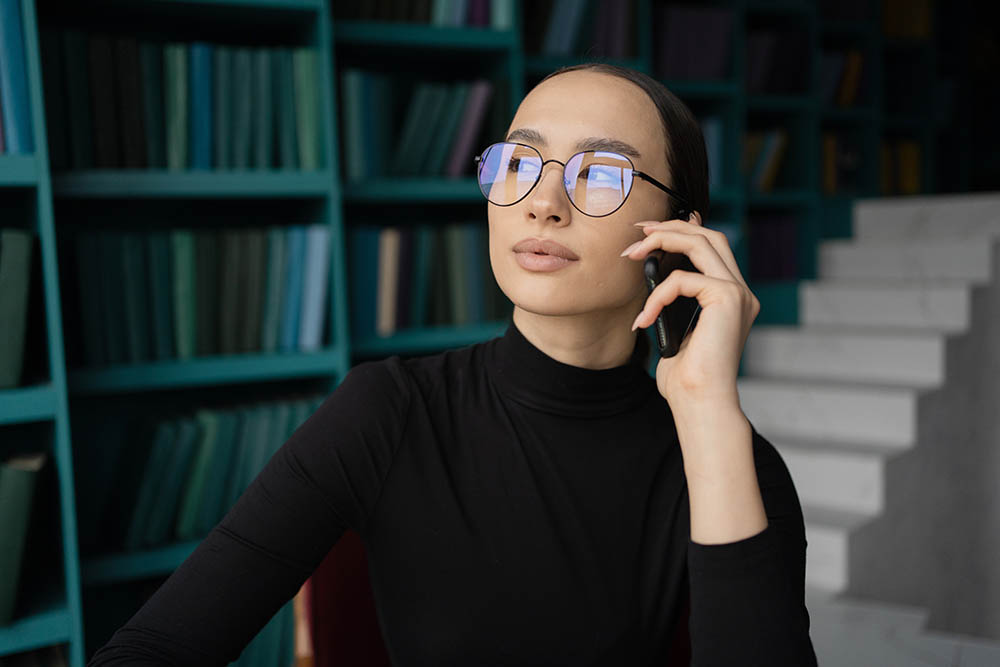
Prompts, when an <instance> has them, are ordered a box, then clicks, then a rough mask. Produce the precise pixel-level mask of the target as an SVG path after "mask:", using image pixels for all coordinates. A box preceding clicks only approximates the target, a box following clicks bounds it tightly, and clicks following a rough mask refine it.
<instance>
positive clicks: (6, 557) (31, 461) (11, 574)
mask: <svg viewBox="0 0 1000 667" xmlns="http://www.w3.org/2000/svg"><path fill="white" fill-rule="evenodd" d="M47 459H48V454H47V453H45V452H39V453H37V454H29V455H25V456H17V457H13V458H10V459H8V460H6V461H4V462H3V463H0V572H3V576H2V577H0V626H2V625H5V624H7V623H9V622H10V620H11V619H12V618H13V615H14V603H15V602H16V601H17V594H18V588H19V586H18V583H19V581H20V572H21V563H22V561H23V557H24V545H25V538H26V536H27V534H28V524H29V523H30V519H31V507H32V505H33V504H34V496H35V486H36V482H37V480H38V472H39V471H40V470H41V468H42V466H43V465H45V461H46V460H47Z"/></svg>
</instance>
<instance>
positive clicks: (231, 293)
mask: <svg viewBox="0 0 1000 667" xmlns="http://www.w3.org/2000/svg"><path fill="white" fill-rule="evenodd" d="M219 240H220V243H221V248H220V250H221V257H222V259H221V261H220V269H219V273H218V280H219V308H218V312H219V352H220V353H222V354H236V353H237V352H238V351H239V343H240V336H239V333H240V325H241V322H242V316H241V312H240V311H241V301H242V296H241V295H242V293H243V284H242V282H241V281H242V280H243V279H244V273H245V271H244V269H243V261H244V260H243V254H244V253H243V247H244V243H243V232H241V231H240V230H238V229H233V228H227V229H223V230H222V231H221V232H220V233H219Z"/></svg>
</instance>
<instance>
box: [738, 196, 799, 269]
mask: <svg viewBox="0 0 1000 667" xmlns="http://www.w3.org/2000/svg"><path fill="white" fill-rule="evenodd" d="M748 225H749V227H750V233H749V234H748V235H747V239H748V241H749V252H750V276H749V280H795V279H796V278H797V277H798V252H799V251H798V221H797V219H796V214H795V213H792V212H787V213H769V214H767V215H754V216H752V217H751V218H750V219H749V221H748Z"/></svg>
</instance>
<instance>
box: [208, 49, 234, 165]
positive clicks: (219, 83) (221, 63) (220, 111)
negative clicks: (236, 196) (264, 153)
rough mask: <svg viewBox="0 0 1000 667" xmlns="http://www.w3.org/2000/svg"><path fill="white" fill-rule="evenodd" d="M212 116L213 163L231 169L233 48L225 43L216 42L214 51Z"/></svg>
mask: <svg viewBox="0 0 1000 667" xmlns="http://www.w3.org/2000/svg"><path fill="white" fill-rule="evenodd" d="M212 59H213V62H212V79H213V82H214V83H213V86H212V94H213V99H212V116H213V119H212V120H213V123H214V125H213V128H212V130H213V133H212V138H213V139H214V140H215V141H214V143H215V147H214V150H213V154H212V164H213V166H214V167H215V168H216V169H230V168H232V166H233V155H232V139H233V135H232V132H231V131H230V123H232V120H233V89H232V82H233V49H232V47H230V46H227V45H225V44H216V45H215V48H214V49H213V51H212Z"/></svg>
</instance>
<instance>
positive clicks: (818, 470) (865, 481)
mask: <svg viewBox="0 0 1000 667" xmlns="http://www.w3.org/2000/svg"><path fill="white" fill-rule="evenodd" d="M768 440H769V441H770V442H771V444H773V445H774V448H775V449H776V450H778V453H779V454H780V455H781V458H782V460H783V461H784V462H785V465H786V466H787V467H788V472H789V474H790V475H791V476H792V481H793V482H794V483H795V489H796V492H797V493H798V496H799V501H800V502H801V503H803V504H808V505H812V506H821V507H830V508H835V509H838V510H844V511H848V512H855V513H858V514H864V515H867V516H871V517H875V516H877V515H879V514H880V513H881V512H882V510H883V509H884V507H885V465H886V462H887V461H888V460H889V459H891V458H893V457H895V456H899V455H900V454H901V452H900V451H899V450H898V449H896V448H895V447H886V446H884V445H872V444H858V443H836V442H830V441H822V440H819V441H813V440H808V439H804V438H797V439H790V438H782V437H775V438H768Z"/></svg>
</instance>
